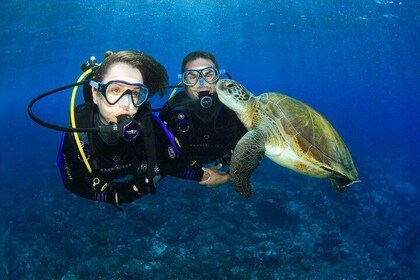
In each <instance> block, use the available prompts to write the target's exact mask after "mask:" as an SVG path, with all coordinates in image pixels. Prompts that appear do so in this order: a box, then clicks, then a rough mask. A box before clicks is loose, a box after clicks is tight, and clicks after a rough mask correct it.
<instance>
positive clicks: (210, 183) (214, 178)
mask: <svg viewBox="0 0 420 280" xmlns="http://www.w3.org/2000/svg"><path fill="white" fill-rule="evenodd" d="M222 166H223V165H222V164H221V163H219V164H218V165H216V166H213V167H210V168H205V167H203V168H202V169H203V171H204V173H203V178H202V179H201V181H200V182H199V184H200V185H206V186H207V187H209V188H215V187H218V186H220V185H222V184H224V183H226V182H227V181H229V179H230V176H229V174H228V173H226V172H222V171H219V170H218V169H220V168H222Z"/></svg>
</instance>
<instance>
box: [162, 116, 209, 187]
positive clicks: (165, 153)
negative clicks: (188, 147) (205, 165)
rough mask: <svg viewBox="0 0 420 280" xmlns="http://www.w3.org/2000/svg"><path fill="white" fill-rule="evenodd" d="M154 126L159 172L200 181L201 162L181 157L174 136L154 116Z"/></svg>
mask: <svg viewBox="0 0 420 280" xmlns="http://www.w3.org/2000/svg"><path fill="white" fill-rule="evenodd" d="M154 126H155V127H154V130H155V137H156V138H155V139H156V156H157V158H158V162H159V166H160V173H161V174H162V175H163V176H166V175H170V176H174V177H178V178H181V179H188V180H195V181H201V180H202V178H203V173H204V172H203V170H202V169H201V167H202V166H201V164H198V163H191V162H190V161H189V160H187V159H186V158H183V157H182V155H181V153H180V151H179V148H180V147H179V146H178V144H177V143H176V140H175V136H174V135H173V134H172V132H171V131H170V130H169V129H168V128H167V127H166V126H165V125H164V124H163V122H162V120H160V119H159V118H157V117H155V118H154Z"/></svg>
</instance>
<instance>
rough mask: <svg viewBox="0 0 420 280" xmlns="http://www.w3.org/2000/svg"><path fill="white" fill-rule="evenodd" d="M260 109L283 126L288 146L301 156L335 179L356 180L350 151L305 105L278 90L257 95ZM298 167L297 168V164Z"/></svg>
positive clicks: (331, 128)
mask: <svg viewBox="0 0 420 280" xmlns="http://www.w3.org/2000/svg"><path fill="white" fill-rule="evenodd" d="M259 97H260V98H259V99H260V105H261V107H262V109H263V110H264V111H265V112H266V113H267V115H269V116H271V118H272V119H273V120H275V121H276V122H277V123H279V124H280V126H281V127H283V131H284V133H282V135H283V137H286V138H287V137H289V138H290V139H289V140H290V143H291V148H292V149H293V150H294V151H295V152H296V153H297V154H298V155H299V156H300V157H302V158H304V159H306V160H308V161H310V162H314V163H315V164H317V165H320V166H321V167H322V168H324V169H326V170H329V171H332V172H333V173H337V178H336V179H342V176H344V177H347V178H348V179H349V182H343V185H345V184H348V183H350V182H352V181H355V180H357V171H356V168H355V166H354V164H353V160H352V158H351V155H350V152H349V150H348V149H347V147H346V145H345V144H344V142H343V140H342V139H341V137H340V136H339V135H338V133H337V132H336V130H335V129H334V128H333V126H332V125H331V124H330V123H329V122H328V121H327V119H326V118H324V117H323V116H322V115H321V114H320V113H318V112H317V111H315V110H314V109H312V108H311V107H310V106H308V105H307V104H305V103H303V102H301V101H299V100H296V99H294V98H291V97H289V96H286V95H283V94H280V93H274V92H271V93H264V94H262V95H260V96H259ZM297 169H299V167H297Z"/></svg>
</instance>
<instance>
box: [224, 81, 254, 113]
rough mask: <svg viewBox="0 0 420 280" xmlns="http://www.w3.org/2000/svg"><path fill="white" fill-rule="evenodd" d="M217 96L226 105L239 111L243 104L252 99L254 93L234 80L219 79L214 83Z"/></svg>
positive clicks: (242, 109)
mask: <svg viewBox="0 0 420 280" xmlns="http://www.w3.org/2000/svg"><path fill="white" fill-rule="evenodd" d="M216 91H217V96H218V97H219V99H220V101H222V102H223V104H225V105H226V106H227V107H229V108H230V109H232V110H233V111H235V112H236V113H241V112H243V111H244V110H246V109H245V108H244V105H245V104H247V103H248V101H250V100H252V99H253V97H254V95H253V94H252V93H250V92H249V91H248V90H247V89H246V88H244V87H243V86H242V85H241V84H240V83H238V82H236V81H234V80H227V79H221V80H219V81H218V82H217V84H216Z"/></svg>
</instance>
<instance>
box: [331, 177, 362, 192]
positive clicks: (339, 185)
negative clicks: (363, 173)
mask: <svg viewBox="0 0 420 280" xmlns="http://www.w3.org/2000/svg"><path fill="white" fill-rule="evenodd" d="M331 181H332V183H333V185H334V187H335V188H336V189H337V191H338V192H340V193H342V192H344V191H345V190H346V187H348V186H350V185H352V184H354V183H359V182H361V181H360V180H358V179H356V180H353V179H350V178H347V177H342V178H335V179H332V180H331Z"/></svg>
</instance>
